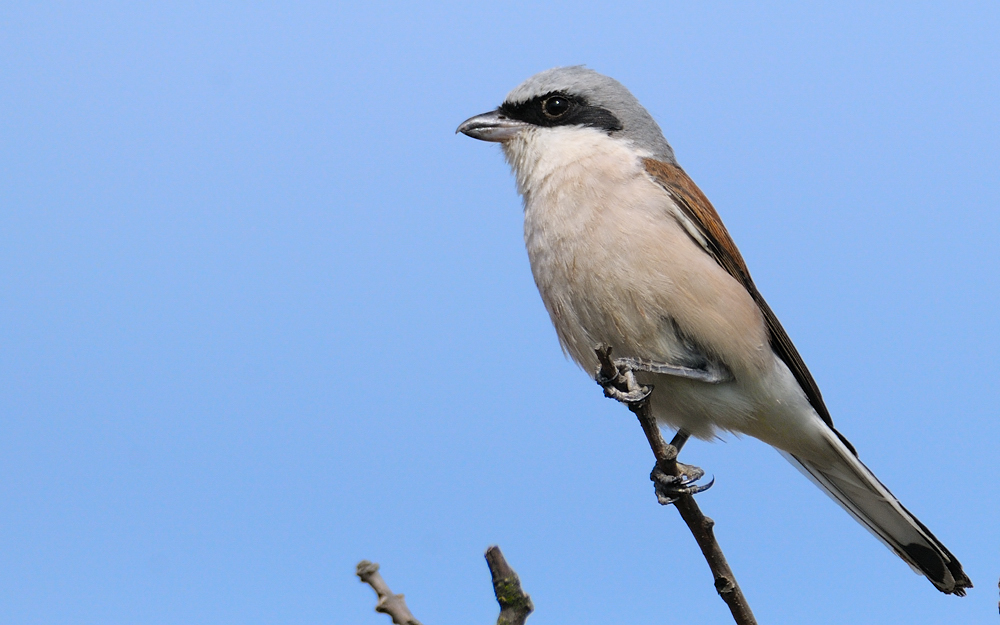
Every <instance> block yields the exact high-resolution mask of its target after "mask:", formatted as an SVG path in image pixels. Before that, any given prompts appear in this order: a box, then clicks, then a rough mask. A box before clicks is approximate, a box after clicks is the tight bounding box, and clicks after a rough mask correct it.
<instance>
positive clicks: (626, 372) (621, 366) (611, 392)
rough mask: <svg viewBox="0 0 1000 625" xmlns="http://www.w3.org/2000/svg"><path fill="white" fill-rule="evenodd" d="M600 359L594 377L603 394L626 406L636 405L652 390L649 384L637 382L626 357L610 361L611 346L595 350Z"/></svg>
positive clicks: (644, 399)
mask: <svg viewBox="0 0 1000 625" xmlns="http://www.w3.org/2000/svg"><path fill="white" fill-rule="evenodd" d="M597 353H598V358H600V360H601V368H600V369H599V370H598V371H597V376H596V377H595V379H596V380H597V383H598V384H600V385H601V387H602V388H603V389H604V396H605V397H610V398H611V399H614V400H617V401H620V402H621V403H623V404H626V405H628V406H636V405H638V404H640V403H642V402H644V401H646V398H648V397H649V394H650V393H652V392H653V387H652V386H651V385H643V384H639V381H638V380H636V379H635V373H633V372H632V368H631V367H630V366H629V365H630V362H629V361H628V360H626V359H622V358H618V359H615V360H614V361H613V362H612V361H611V348H610V347H603V348H598V350H597Z"/></svg>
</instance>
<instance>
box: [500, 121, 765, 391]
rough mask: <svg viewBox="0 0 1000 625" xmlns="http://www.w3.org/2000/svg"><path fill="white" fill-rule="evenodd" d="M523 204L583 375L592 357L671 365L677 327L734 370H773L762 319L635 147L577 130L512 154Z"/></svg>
mask: <svg viewBox="0 0 1000 625" xmlns="http://www.w3.org/2000/svg"><path fill="white" fill-rule="evenodd" d="M505 153H506V155H507V158H508V160H509V161H510V162H511V165H512V166H513V168H514V170H515V174H516V175H517V179H518V188H519V190H520V192H521V194H522V195H523V196H524V202H525V223H524V229H525V244H526V246H527V250H528V256H529V258H530V261H531V268H532V273H533V274H534V278H535V282H536V284H537V285H538V289H539V292H540V293H541V295H542V299H543V301H544V302H545V306H546V308H547V309H548V311H549V314H550V316H551V318H552V321H553V324H554V325H555V327H556V331H557V333H558V335H559V340H560V343H561V344H562V346H563V349H565V350H566V351H567V352H568V353H569V354H570V355H571V356H572V357H573V358H574V359H575V360H576V361H577V362H578V363H579V364H580V365H581V366H582V367H583V368H584V369H585V370H586V371H587V372H588V373H591V374H593V372H594V371H595V370H596V366H597V362H596V357H595V356H594V353H593V349H594V347H595V346H596V345H597V344H599V343H606V344H610V345H613V346H614V347H615V349H616V350H617V353H618V354H619V355H629V356H635V357H639V358H644V359H650V360H656V359H664V358H667V357H669V356H671V355H673V354H676V353H678V351H679V350H682V349H684V346H683V345H682V344H681V343H682V341H681V340H680V339H679V337H678V335H677V334H676V333H675V332H673V331H672V330H671V328H676V327H680V328H683V332H684V334H685V335H686V336H687V337H688V338H690V339H692V340H694V342H695V343H697V344H698V345H699V346H701V347H703V348H704V349H705V350H708V351H709V352H711V353H712V354H713V355H715V356H718V357H720V358H721V359H723V361H724V362H725V363H726V365H727V366H730V367H731V368H733V370H734V372H737V371H747V370H748V369H753V370H757V371H759V370H760V369H761V368H762V367H766V366H768V365H769V364H770V361H769V360H768V359H767V356H769V355H770V350H769V349H766V352H767V353H766V354H765V353H764V352H765V349H764V348H765V346H766V345H767V341H766V331H765V330H764V326H763V322H762V318H761V315H760V311H759V310H758V309H757V306H756V304H755V303H754V302H753V301H752V299H751V298H750V296H749V295H748V294H747V293H746V290H745V289H744V288H743V287H742V286H741V285H739V284H738V283H737V282H736V281H735V280H734V279H733V278H732V277H731V276H729V274H728V273H726V271H725V270H724V269H722V268H721V267H720V266H719V265H718V264H717V263H716V262H715V261H714V260H713V259H712V258H711V257H709V256H708V254H706V253H705V252H704V250H703V249H702V248H700V247H699V246H698V244H697V243H696V242H695V241H694V240H693V239H692V238H691V236H690V234H688V233H687V232H686V231H685V230H684V229H683V228H682V227H681V225H680V224H679V222H678V221H677V219H676V218H675V217H674V215H675V214H676V211H677V208H676V206H674V205H673V202H672V200H671V199H670V197H669V196H668V195H667V194H666V192H664V191H663V190H662V189H661V188H660V187H659V186H658V185H656V184H655V183H654V182H653V181H652V180H651V179H650V178H649V176H648V175H647V174H646V173H645V171H644V169H643V167H642V162H641V157H642V156H643V155H641V154H637V153H636V152H635V150H633V149H631V147H630V146H628V145H625V144H623V143H622V142H620V141H618V140H614V139H612V138H610V137H608V136H607V135H606V134H605V133H603V132H600V131H596V130H595V131H589V130H587V129H580V128H567V129H547V130H546V131H545V132H543V133H525V136H524V137H523V138H522V139H520V140H517V141H512V142H510V143H509V144H508V145H505Z"/></svg>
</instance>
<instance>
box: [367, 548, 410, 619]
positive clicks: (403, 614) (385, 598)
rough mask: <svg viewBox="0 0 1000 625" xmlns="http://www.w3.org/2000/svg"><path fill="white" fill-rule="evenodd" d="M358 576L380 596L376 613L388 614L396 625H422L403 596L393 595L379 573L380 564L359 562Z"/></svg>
mask: <svg viewBox="0 0 1000 625" xmlns="http://www.w3.org/2000/svg"><path fill="white" fill-rule="evenodd" d="M357 576H358V577H360V578H361V581H362V582H364V583H366V584H368V585H369V586H371V587H372V590H374V591H375V594H377V595H378V603H377V604H376V605H375V611H376V612H382V613H383V614H388V615H389V616H390V617H392V622H393V623H395V624H396V625H420V621H418V620H417V619H416V618H414V616H413V614H411V613H410V609H409V608H408V607H406V600H405V599H404V598H403V595H396V594H393V592H392V591H391V590H389V586H388V584H386V583H385V580H384V579H382V575H381V573H379V572H378V563H376V562H369V561H368V560H362V561H361V562H358V569H357Z"/></svg>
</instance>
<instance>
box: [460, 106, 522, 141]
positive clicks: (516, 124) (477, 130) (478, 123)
mask: <svg viewBox="0 0 1000 625" xmlns="http://www.w3.org/2000/svg"><path fill="white" fill-rule="evenodd" d="M527 127H528V124H526V123H524V122H521V121H517V120H516V119H510V118H509V117H507V116H506V115H504V114H503V113H501V112H500V111H498V110H497V111H490V112H489V113H483V114H482V115H476V116H475V117H470V118H469V119H467V120H465V121H464V122H462V125H461V126H459V127H458V130H456V131H455V132H456V133H459V132H460V133H462V134H464V135H468V136H470V137H472V138H473V139H479V140H480V141H495V142H502V141H507V140H509V139H513V138H514V137H516V136H517V135H518V133H520V132H521V131H522V130H524V129H525V128H527Z"/></svg>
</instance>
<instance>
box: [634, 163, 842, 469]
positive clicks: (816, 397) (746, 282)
mask: <svg viewBox="0 0 1000 625" xmlns="http://www.w3.org/2000/svg"><path fill="white" fill-rule="evenodd" d="M644 165H645V168H646V172H647V173H648V174H649V175H650V176H652V178H653V180H655V181H656V182H657V183H658V184H659V185H660V186H661V187H663V188H664V189H665V190H666V191H667V193H669V194H670V197H671V198H672V199H673V200H674V202H675V203H676V204H677V206H678V207H679V208H680V209H681V210H682V211H683V212H684V214H685V215H686V216H687V217H688V218H689V219H690V220H691V222H693V224H694V225H695V227H696V228H697V229H698V231H699V233H700V234H701V237H693V238H694V239H695V240H696V241H698V243H699V244H701V246H702V247H703V248H704V249H705V251H706V252H707V253H708V254H709V255H711V256H712V258H714V259H715V261H716V262H717V263H719V265H720V266H721V267H722V268H723V269H725V270H726V271H727V272H729V275H731V276H732V277H733V278H735V279H736V280H737V281H738V282H739V283H740V284H742V285H743V287H744V288H745V289H746V290H747V292H748V293H749V294H750V296H751V297H752V298H753V300H754V302H756V303H757V307H758V308H760V312H761V314H762V315H763V316H764V321H765V323H766V324H767V330H768V336H769V339H770V343H771V349H773V350H774V352H775V353H776V354H777V355H778V357H779V358H781V360H782V361H784V363H785V364H786V365H787V366H788V368H789V369H790V370H791V372H792V375H794V376H795V379H796V381H798V383H799V386H801V387H802V390H803V391H805V394H806V397H807V398H808V399H809V403H810V404H811V405H812V407H813V409H814V410H815V411H816V413H817V414H819V416H820V418H822V419H823V421H825V422H826V424H827V425H829V426H830V427H831V428H833V419H832V418H831V417H830V412H829V411H828V410H827V409H826V404H824V403H823V396H822V394H821V393H820V392H819V386H818V385H817V384H816V381H815V380H814V379H813V377H812V374H811V373H809V369H808V368H806V363H805V362H804V361H803V360H802V356H800V355H799V352H798V350H796V349H795V345H793V344H792V340H791V339H790V338H788V333H787V332H785V329H784V328H783V327H781V322H779V321H778V318H777V317H776V316H775V314H774V312H773V311H772V310H771V307H770V306H768V305H767V302H766V301H764V297H763V296H762V295H761V294H760V292H759V291H758V290H757V286H756V285H755V284H754V283H753V279H751V278H750V271H749V270H748V269H747V265H746V262H745V261H744V260H743V256H742V255H740V251H739V249H737V247H736V244H735V243H733V238H732V237H731V236H729V231H728V230H726V226H725V225H723V223H722V219H721V218H720V217H719V213H717V212H716V210H715V207H713V206H712V203H711V202H709V201H708V198H707V197H705V194H704V193H702V192H701V189H699V188H698V186H697V185H696V184H695V183H694V181H693V180H691V178H690V177H689V176H688V175H687V174H686V173H684V170H683V169H681V168H680V167H679V166H677V165H674V164H671V163H664V162H663V161H658V160H655V159H651V158H647V159H645V161H644ZM834 431H836V430H834ZM838 436H840V433H839V432H838ZM840 438H841V440H843V441H844V443H845V444H846V445H847V446H848V448H850V450H851V451H852V452H854V453H855V455H857V452H855V450H854V447H853V446H852V445H851V444H850V443H849V442H847V440H846V439H844V438H843V436H840Z"/></svg>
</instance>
